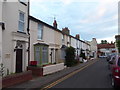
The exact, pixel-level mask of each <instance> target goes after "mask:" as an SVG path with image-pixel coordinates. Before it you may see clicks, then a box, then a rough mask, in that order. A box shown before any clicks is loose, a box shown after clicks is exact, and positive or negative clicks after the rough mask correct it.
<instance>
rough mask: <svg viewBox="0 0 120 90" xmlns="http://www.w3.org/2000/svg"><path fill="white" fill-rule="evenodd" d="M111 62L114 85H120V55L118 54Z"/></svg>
mask: <svg viewBox="0 0 120 90" xmlns="http://www.w3.org/2000/svg"><path fill="white" fill-rule="evenodd" d="M109 63H110V64H111V65H110V66H111V67H110V70H111V80H112V86H113V87H115V88H117V87H120V56H118V55H116V56H115V57H113V58H112V60H111V61H109Z"/></svg>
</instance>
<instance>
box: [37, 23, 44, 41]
mask: <svg viewBox="0 0 120 90" xmlns="http://www.w3.org/2000/svg"><path fill="white" fill-rule="evenodd" d="M39 25H41V27H42V29H41V35H40V38H39ZM37 26H38V28H37V30H38V34H37V39H38V40H42V39H43V24H41V23H38V24H37Z"/></svg>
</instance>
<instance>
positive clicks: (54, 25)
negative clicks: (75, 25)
mask: <svg viewBox="0 0 120 90" xmlns="http://www.w3.org/2000/svg"><path fill="white" fill-rule="evenodd" d="M53 27H54V28H56V29H57V21H56V20H54V23H53Z"/></svg>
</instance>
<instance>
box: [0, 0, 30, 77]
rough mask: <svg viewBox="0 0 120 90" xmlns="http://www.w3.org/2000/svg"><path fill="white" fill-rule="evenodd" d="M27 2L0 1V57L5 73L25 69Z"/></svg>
mask: <svg viewBox="0 0 120 90" xmlns="http://www.w3.org/2000/svg"><path fill="white" fill-rule="evenodd" d="M28 4H29V3H28V2H24V1H23V0H14V2H10V1H7V0H3V1H0V54H1V55H0V58H1V57H2V63H3V65H4V67H5V75H6V74H10V73H15V72H16V73H18V72H22V71H25V70H26V66H28V41H29V39H28V38H29V34H28V31H27V28H28V14H29V13H28V9H29V5H28ZM1 27H2V28H1ZM1 41H2V42H1ZM1 43H2V44H1ZM1 45H2V50H1Z"/></svg>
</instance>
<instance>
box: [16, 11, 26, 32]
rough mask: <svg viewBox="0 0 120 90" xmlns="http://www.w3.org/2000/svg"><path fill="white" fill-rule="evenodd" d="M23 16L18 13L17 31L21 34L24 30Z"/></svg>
mask: <svg viewBox="0 0 120 90" xmlns="http://www.w3.org/2000/svg"><path fill="white" fill-rule="evenodd" d="M24 19H25V14H24V13H23V12H21V11H20V12H19V28H18V31H20V32H23V31H24V28H25V22H24V21H25V20H24Z"/></svg>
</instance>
